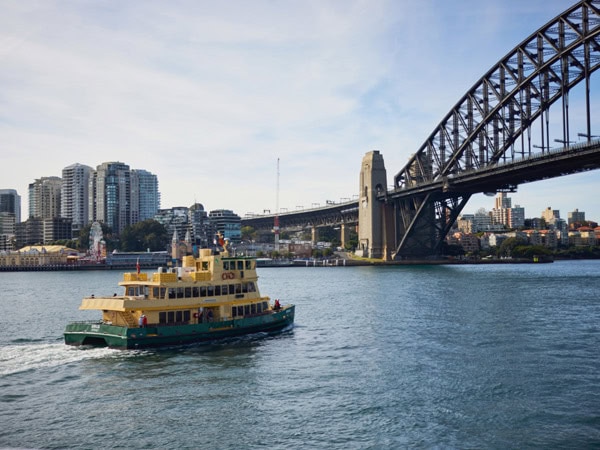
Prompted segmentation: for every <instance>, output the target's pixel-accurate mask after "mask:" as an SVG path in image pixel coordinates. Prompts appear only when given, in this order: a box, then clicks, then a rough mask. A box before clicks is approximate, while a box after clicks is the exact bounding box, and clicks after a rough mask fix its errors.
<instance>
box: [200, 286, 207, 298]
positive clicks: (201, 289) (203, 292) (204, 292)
mask: <svg viewBox="0 0 600 450" xmlns="http://www.w3.org/2000/svg"><path fill="white" fill-rule="evenodd" d="M200 297H206V286H200Z"/></svg>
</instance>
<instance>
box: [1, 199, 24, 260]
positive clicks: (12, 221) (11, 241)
mask: <svg viewBox="0 0 600 450" xmlns="http://www.w3.org/2000/svg"><path fill="white" fill-rule="evenodd" d="M19 222H21V196H20V195H19V194H17V191H16V190H14V189H0V250H5V251H6V250H14V249H15V233H16V227H17V223H19Z"/></svg>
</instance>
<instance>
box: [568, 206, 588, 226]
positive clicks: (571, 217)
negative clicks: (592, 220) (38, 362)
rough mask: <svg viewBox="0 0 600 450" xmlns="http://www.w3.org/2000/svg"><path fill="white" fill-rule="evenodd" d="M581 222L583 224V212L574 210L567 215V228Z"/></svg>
mask: <svg viewBox="0 0 600 450" xmlns="http://www.w3.org/2000/svg"><path fill="white" fill-rule="evenodd" d="M583 222H585V213H584V212H583V211H579V210H578V209H575V211H572V212H570V213H569V214H568V215H567V223H568V224H569V227H570V226H571V224H574V223H575V224H577V223H579V224H580V223H583Z"/></svg>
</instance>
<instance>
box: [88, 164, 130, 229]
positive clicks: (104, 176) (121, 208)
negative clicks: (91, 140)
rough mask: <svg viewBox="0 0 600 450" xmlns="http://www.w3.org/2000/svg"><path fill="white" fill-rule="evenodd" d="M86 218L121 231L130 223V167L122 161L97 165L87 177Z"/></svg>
mask: <svg viewBox="0 0 600 450" xmlns="http://www.w3.org/2000/svg"><path fill="white" fill-rule="evenodd" d="M89 199H90V201H89V221H91V222H93V221H98V222H101V223H104V224H106V225H108V226H109V227H110V228H111V230H112V231H113V233H115V234H117V235H118V234H120V233H121V231H123V229H124V228H125V227H126V226H127V225H131V224H132V219H131V170H130V168H129V166H128V165H127V164H124V163H122V162H118V161H114V162H105V163H102V164H100V165H99V166H98V167H97V168H96V170H95V171H94V172H93V173H92V174H91V176H90V184H89Z"/></svg>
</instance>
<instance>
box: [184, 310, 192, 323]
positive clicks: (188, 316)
mask: <svg viewBox="0 0 600 450" xmlns="http://www.w3.org/2000/svg"><path fill="white" fill-rule="evenodd" d="M190 317H191V313H190V311H189V310H187V311H184V312H183V321H184V322H189V321H190Z"/></svg>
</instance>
